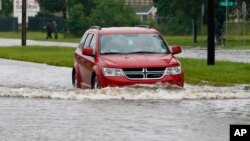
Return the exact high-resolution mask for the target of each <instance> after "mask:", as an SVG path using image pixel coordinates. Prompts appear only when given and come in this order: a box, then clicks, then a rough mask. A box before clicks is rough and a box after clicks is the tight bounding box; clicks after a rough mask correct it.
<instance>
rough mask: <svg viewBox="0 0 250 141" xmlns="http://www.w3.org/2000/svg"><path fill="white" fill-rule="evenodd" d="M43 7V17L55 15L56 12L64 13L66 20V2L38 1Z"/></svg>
mask: <svg viewBox="0 0 250 141" xmlns="http://www.w3.org/2000/svg"><path fill="white" fill-rule="evenodd" d="M37 1H38V3H39V5H40V7H41V12H40V14H41V15H49V16H51V15H53V13H54V12H62V14H63V17H64V18H66V0H37Z"/></svg>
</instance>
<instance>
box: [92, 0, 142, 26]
mask: <svg viewBox="0 0 250 141" xmlns="http://www.w3.org/2000/svg"><path fill="white" fill-rule="evenodd" d="M95 2H96V8H95V9H94V10H93V11H92V14H91V15H90V16H91V22H92V23H93V24H95V25H100V26H131V25H135V24H138V23H139V19H138V18H137V17H136V15H135V12H134V10H133V8H132V7H130V6H128V5H126V4H125V2H124V0H102V1H100V0H96V1H95Z"/></svg>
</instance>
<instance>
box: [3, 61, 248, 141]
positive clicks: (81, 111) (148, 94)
mask: <svg viewBox="0 0 250 141" xmlns="http://www.w3.org/2000/svg"><path fill="white" fill-rule="evenodd" d="M0 66H1V67H0V72H1V73H0V78H1V79H0V139H1V140H7V141H9V140H11V141H12V140H14V141H15V140H18V141H20V140H21V141H22V140H41V141H44V140H51V141H52V140H53V141H54V140H58V141H68V140H74V141H75V140H79V141H80V140H81V141H82V140H84V141H88V140H91V141H92V140H104V141H110V140H124V141H126V140H136V141H152V140H155V141H165V140H168V141H180V140H185V141H200V140H202V141H228V140H229V125H230V124H250V90H249V88H248V87H249V84H248V85H240V86H234V87H209V86H192V85H188V84H186V85H185V88H184V89H178V88H168V87H165V86H162V85H139V86H132V87H125V88H105V89H101V90H79V89H75V88H73V87H72V85H71V68H66V67H55V66H49V65H45V64H37V63H28V62H21V61H12V60H5V59H0Z"/></svg>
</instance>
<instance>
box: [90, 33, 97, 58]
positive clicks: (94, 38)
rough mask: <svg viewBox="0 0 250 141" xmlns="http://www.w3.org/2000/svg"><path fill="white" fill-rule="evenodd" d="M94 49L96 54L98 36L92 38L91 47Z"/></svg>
mask: <svg viewBox="0 0 250 141" xmlns="http://www.w3.org/2000/svg"><path fill="white" fill-rule="evenodd" d="M89 47H91V48H92V49H93V54H95V48H96V35H93V36H92V39H91V42H90V46H89Z"/></svg>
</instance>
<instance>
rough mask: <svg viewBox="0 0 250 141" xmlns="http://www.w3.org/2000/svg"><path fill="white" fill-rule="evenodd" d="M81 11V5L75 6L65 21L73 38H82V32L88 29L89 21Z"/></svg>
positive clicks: (82, 8)
mask: <svg viewBox="0 0 250 141" xmlns="http://www.w3.org/2000/svg"><path fill="white" fill-rule="evenodd" d="M83 10H84V7H83V5H82V4H77V5H75V6H74V7H73V8H72V10H71V11H70V13H69V18H68V19H67V21H66V26H67V29H68V30H69V32H70V33H71V34H72V35H74V36H82V34H83V33H84V31H85V30H86V29H88V28H89V20H88V17H85V15H84V13H83Z"/></svg>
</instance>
